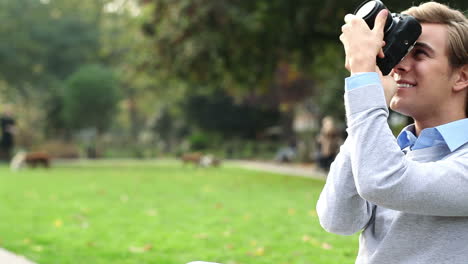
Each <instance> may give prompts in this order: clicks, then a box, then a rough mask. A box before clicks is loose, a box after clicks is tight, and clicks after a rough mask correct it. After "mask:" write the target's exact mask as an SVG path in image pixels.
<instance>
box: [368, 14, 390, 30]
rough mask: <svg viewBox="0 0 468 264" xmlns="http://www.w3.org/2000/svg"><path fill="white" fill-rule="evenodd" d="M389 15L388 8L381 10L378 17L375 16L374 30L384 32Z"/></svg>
mask: <svg viewBox="0 0 468 264" xmlns="http://www.w3.org/2000/svg"><path fill="white" fill-rule="evenodd" d="M387 16H388V11H387V10H386V9H383V10H381V11H380V12H379V13H378V14H377V17H376V18H375V23H374V28H373V29H372V30H373V31H374V32H383V30H384V27H385V22H386V20H387Z"/></svg>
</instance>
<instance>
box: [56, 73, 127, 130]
mask: <svg viewBox="0 0 468 264" xmlns="http://www.w3.org/2000/svg"><path fill="white" fill-rule="evenodd" d="M63 99H64V108H63V111H64V112H63V113H64V118H65V121H66V123H67V124H68V126H69V127H71V128H76V129H80V128H96V129H98V131H100V132H102V131H104V130H105V129H107V128H108V127H109V125H110V124H111V121H112V118H113V117H114V115H115V113H116V111H117V103H118V102H119V100H120V93H119V83H118V80H117V78H116V76H115V75H114V74H113V73H112V72H111V71H109V70H108V69H107V68H104V67H102V66H100V65H86V66H83V67H82V68H80V69H79V70H78V71H77V72H76V73H74V74H72V75H71V76H70V77H69V78H68V80H67V81H66V87H65V91H64V98H63Z"/></svg>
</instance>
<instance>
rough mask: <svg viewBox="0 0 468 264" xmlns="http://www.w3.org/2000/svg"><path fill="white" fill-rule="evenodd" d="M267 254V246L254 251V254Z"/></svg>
mask: <svg viewBox="0 0 468 264" xmlns="http://www.w3.org/2000/svg"><path fill="white" fill-rule="evenodd" d="M263 255H265V248H264V247H258V248H256V249H255V251H254V256H263Z"/></svg>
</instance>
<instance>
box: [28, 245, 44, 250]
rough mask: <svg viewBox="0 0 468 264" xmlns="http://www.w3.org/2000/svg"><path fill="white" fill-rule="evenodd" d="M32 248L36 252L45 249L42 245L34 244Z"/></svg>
mask: <svg viewBox="0 0 468 264" xmlns="http://www.w3.org/2000/svg"><path fill="white" fill-rule="evenodd" d="M31 249H32V250H33V251H36V252H42V251H43V250H44V247H43V246H41V245H33V246H32V247H31Z"/></svg>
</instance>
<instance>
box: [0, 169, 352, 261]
mask: <svg viewBox="0 0 468 264" xmlns="http://www.w3.org/2000/svg"><path fill="white" fill-rule="evenodd" d="M323 184H324V182H323V181H320V180H312V179H308V178H299V177H289V176H284V175H277V174H272V173H265V172H256V171H250V170H244V169H239V168H235V167H229V166H226V167H223V168H194V167H191V166H186V167H184V166H182V165H181V164H179V163H178V162H154V161H152V162H149V161H145V162H137V161H100V162H99V161H98V162H86V163H75V164H73V163H70V164H55V166H54V167H53V168H52V169H49V170H45V169H36V170H32V169H25V170H22V171H19V172H16V173H13V172H10V171H9V170H8V169H7V168H6V167H0V247H4V248H6V249H8V250H11V251H13V252H16V253H17V254H21V255H24V256H26V257H27V258H29V259H31V260H33V261H36V262H38V263H40V264H66V263H73V264H78V263H86V264H88V263H92V264H104V263H113V264H114V263H118V264H120V263H138V264H142V263H155V264H185V263H187V262H189V261H194V260H205V261H213V262H220V263H223V264H256V263H258V264H260V263H264V264H286V263H290V264H293V263H294V264H296V263H297V264H302V263H304V264H306V263H307V264H318V263H323V264H325V263H326V264H332V263H340V264H343V263H350V264H351V263H354V261H355V257H356V253H357V237H356V236H352V237H342V236H337V235H333V234H328V233H326V232H325V231H323V230H322V229H321V227H320V225H319V223H318V218H317V216H316V212H315V204H316V201H317V198H318V196H319V194H320V191H321V188H322V186H323Z"/></svg>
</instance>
